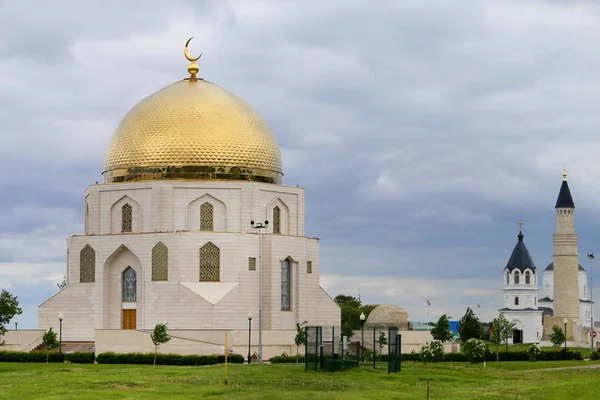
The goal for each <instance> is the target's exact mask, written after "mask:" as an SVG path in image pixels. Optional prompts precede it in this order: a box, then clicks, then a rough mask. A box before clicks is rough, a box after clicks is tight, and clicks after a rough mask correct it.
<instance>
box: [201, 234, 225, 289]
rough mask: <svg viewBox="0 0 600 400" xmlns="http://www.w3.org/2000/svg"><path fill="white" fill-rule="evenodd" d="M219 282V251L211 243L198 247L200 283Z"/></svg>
mask: <svg viewBox="0 0 600 400" xmlns="http://www.w3.org/2000/svg"><path fill="white" fill-rule="evenodd" d="M220 280H221V250H219V248H218V247H217V246H215V245H214V244H213V243H212V242H208V243H206V244H205V245H204V246H202V247H200V282H219V281H220Z"/></svg>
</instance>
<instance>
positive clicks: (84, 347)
mask: <svg viewBox="0 0 600 400" xmlns="http://www.w3.org/2000/svg"><path fill="white" fill-rule="evenodd" d="M94 344H95V343H94V342H62V352H63V353H74V352H76V351H84V352H88V353H89V352H91V351H92V348H93V347H94ZM46 347H47V346H46V344H45V343H41V344H40V345H39V346H37V347H36V348H34V349H33V350H32V351H46ZM58 350H59V348H58V347H57V348H56V349H52V350H51V351H55V352H58Z"/></svg>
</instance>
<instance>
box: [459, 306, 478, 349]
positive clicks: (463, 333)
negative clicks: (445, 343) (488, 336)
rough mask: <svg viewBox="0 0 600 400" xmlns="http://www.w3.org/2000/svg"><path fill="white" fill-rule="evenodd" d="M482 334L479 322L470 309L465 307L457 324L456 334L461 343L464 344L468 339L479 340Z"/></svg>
mask: <svg viewBox="0 0 600 400" xmlns="http://www.w3.org/2000/svg"><path fill="white" fill-rule="evenodd" d="M482 333H483V328H482V327H481V322H480V321H479V318H477V316H476V315H475V313H474V312H473V310H471V307H467V311H466V312H465V315H463V317H462V318H461V319H460V321H459V323H458V334H459V336H460V341H461V343H465V342H466V341H467V340H469V339H473V338H475V339H479V338H481V335H482Z"/></svg>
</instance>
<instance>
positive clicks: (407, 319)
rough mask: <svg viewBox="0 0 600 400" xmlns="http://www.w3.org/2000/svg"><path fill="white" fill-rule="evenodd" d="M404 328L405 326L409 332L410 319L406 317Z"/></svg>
mask: <svg viewBox="0 0 600 400" xmlns="http://www.w3.org/2000/svg"><path fill="white" fill-rule="evenodd" d="M406 326H407V328H406V330H407V331H410V317H406Z"/></svg>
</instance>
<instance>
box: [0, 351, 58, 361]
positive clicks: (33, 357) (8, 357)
mask: <svg viewBox="0 0 600 400" xmlns="http://www.w3.org/2000/svg"><path fill="white" fill-rule="evenodd" d="M62 361H63V356H62V355H61V354H60V353H56V352H50V353H48V362H62ZM0 362H23V363H26V362H38V363H41V362H43V363H45V362H46V352H45V351H32V352H29V353H25V352H23V351H0Z"/></svg>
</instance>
